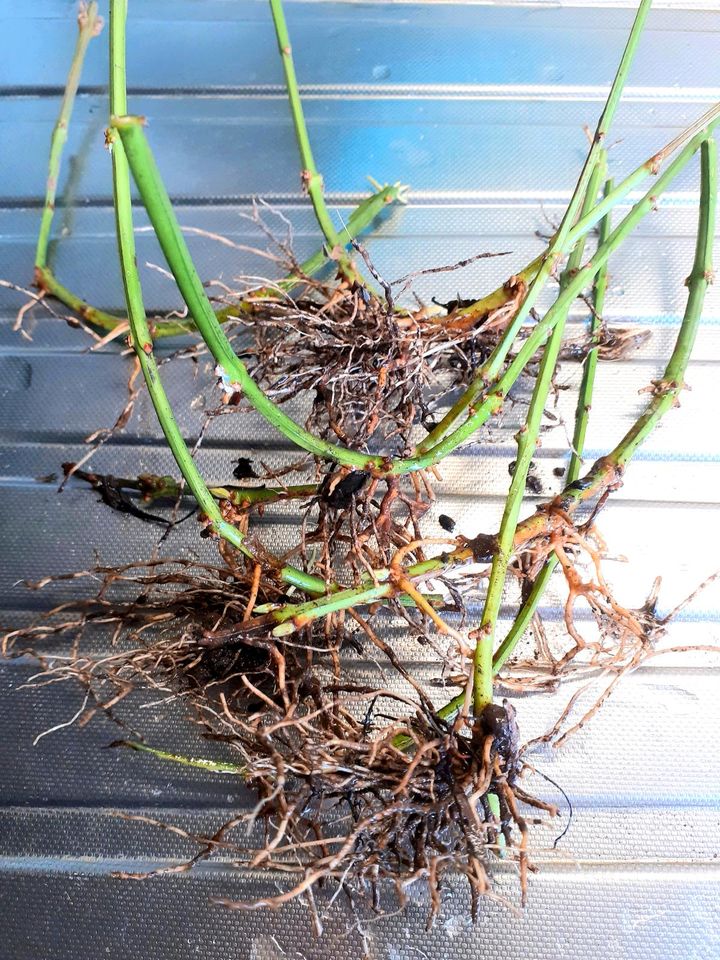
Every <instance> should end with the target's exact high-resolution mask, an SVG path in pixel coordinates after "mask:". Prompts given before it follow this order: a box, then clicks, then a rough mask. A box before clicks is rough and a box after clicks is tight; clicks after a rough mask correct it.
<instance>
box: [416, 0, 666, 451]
mask: <svg viewBox="0 0 720 960" xmlns="http://www.w3.org/2000/svg"><path fill="white" fill-rule="evenodd" d="M651 3H652V0H641V2H640V6H639V7H638V11H637V14H636V16H635V21H634V23H633V25H632V29H631V30H630V35H629V36H628V39H627V43H626V46H625V50H624V51H623V55H622V58H621V60H620V65H619V66H618V69H617V73H616V74H615V78H614V79H613V82H612V86H611V87H610V92H609V94H608V98H607V100H606V102H605V107H604V108H603V111H602V114H601V115H600V119H599V120H598V124H597V128H596V130H595V135H594V137H593V140H592V144H591V146H590V150H589V152H588V155H587V157H586V159H585V163H584V165H583V168H582V170H581V172H580V176H579V178H578V181H577V184H576V185H575V189H574V191H573V194H572V197H571V198H570V202H569V204H568V206H567V209H566V211H565V214H564V216H563V219H562V222H561V223H560V226H559V228H558V230H557V233H556V234H555V236H554V237H553V238H552V240H551V241H550V244H549V246H548V248H547V250H546V252H545V254H544V255H543V259H542V261H541V263H540V266H539V268H538V271H537V273H536V274H535V276H534V277H533V279H532V280H531V281H530V283H529V285H528V288H527V292H526V294H525V297H524V299H523V302H522V303H521V305H520V308H519V310H518V311H517V313H516V315H515V317H514V318H513V320H512V322H511V323H510V325H509V327H508V330H507V336H508V337H509V338H510V339H511V342H512V341H514V339H515V337H516V336H517V334H518V332H519V331H520V329H521V327H522V325H523V324H524V323H525V321H526V319H527V318H528V316H529V315H530V311H531V310H532V308H533V307H534V305H535V303H536V301H537V298H538V296H539V295H540V293H541V292H542V290H543V288H544V286H545V284H546V283H547V281H548V279H549V278H550V275H551V274H552V271H553V270H554V268H555V266H556V264H557V262H558V261H559V260H560V259H561V258H562V257H563V256H564V255H565V254H566V253H567V251H568V249H569V247H568V235H569V233H570V230H571V228H572V226H573V224H574V223H575V220H576V218H577V215H578V212H579V210H580V205H581V204H582V201H583V197H584V196H585V195H586V193H587V188H588V183H589V181H590V176H591V174H592V171H593V169H594V168H595V165H596V162H597V158H598V154H599V152H600V151H601V150H602V149H603V144H604V142H605V137H606V134H607V131H608V129H609V128H610V124H611V123H612V120H613V117H614V115H615V111H616V109H617V105H618V103H619V102H620V97H621V95H622V91H623V88H624V86H625V83H626V81H627V77H628V73H629V71H630V67H631V65H632V61H633V59H634V57H635V52H636V50H637V46H638V43H639V40H640V36H641V34H642V30H643V27H644V25H645V20H646V18H647V15H648V13H649V11H650V6H651ZM503 360H504V356H503V357H498V358H497V359H496V360H492V359H491V362H489V363H488V364H486V365H485V366H486V367H487V369H485V368H484V369H483V370H482V371H480V373H478V375H477V376H476V377H475V379H474V380H473V382H472V383H471V384H470V386H469V387H468V389H467V390H466V391H465V394H464V395H463V397H461V399H460V401H458V404H457V405H456V406H457V407H458V410H457V412H456V413H454V414H453V418H452V419H451V420H447V419H445V420H443V421H441V423H440V424H439V425H438V426H437V427H436V428H435V430H433V431H432V433H431V434H430V436H428V437H427V438H426V439H425V441H424V448H425V449H428V448H429V447H431V446H432V445H433V444H434V443H435V442H436V441H437V440H438V439H439V438H440V437H441V436H442V435H443V433H445V432H446V431H447V429H448V428H449V426H450V425H451V423H452V422H454V420H455V419H457V417H458V416H459V415H460V412H461V410H463V409H466V408H467V407H468V406H470V405H471V404H472V403H474V401H475V399H476V398H477V397H478V396H479V394H480V392H482V389H483V387H484V386H485V383H486V381H487V380H488V379H494V378H495V377H496V376H497V374H498V372H499V370H500V366H501V364H502V362H503ZM461 404H462V406H461ZM453 410H455V407H454V408H453ZM451 412H452V411H451Z"/></svg>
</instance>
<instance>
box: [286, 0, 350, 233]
mask: <svg viewBox="0 0 720 960" xmlns="http://www.w3.org/2000/svg"><path fill="white" fill-rule="evenodd" d="M270 10H271V12H272V18H273V24H274V25H275V36H276V37H277V44H278V50H279V51H280V57H281V59H282V65H283V70H284V71H285V85H286V87H287V93H288V100H289V101H290V112H291V113H292V118H293V124H294V126H295V137H296V139H297V144H298V149H299V150H300V160H301V163H302V166H303V169H302V173H301V181H302V185H303V187H304V189H305V190H307V192H308V194H309V196H310V200H311V201H312V205H313V210H314V211H315V217H316V218H317V222H318V224H319V225H320V229H321V230H322V232H323V236H324V237H325V240H326V241H327V244H328V246H329V247H330V250H333V249H334V248H335V247H337V246H341V247H343V248H344V244H343V243H342V241H341V240H340V237H339V235H338V232H337V230H336V229H335V225H334V224H333V222H332V219H331V217H330V213H329V212H328V209H327V207H326V205H325V197H324V196H323V179H322V176H321V175H320V173H319V172H318V169H317V166H316V165H315V158H314V157H313V152H312V148H311V146H310V137H309V136H308V131H307V124H306V123H305V114H304V113H303V108H302V101H301V100H300V91H299V90H298V83H297V76H296V75H295V63H294V61H293V56H292V47H291V45H290V34H289V32H288V28H287V23H286V21H285V11H284V10H283V5H282V0H270Z"/></svg>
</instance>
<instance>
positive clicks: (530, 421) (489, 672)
mask: <svg viewBox="0 0 720 960" xmlns="http://www.w3.org/2000/svg"><path fill="white" fill-rule="evenodd" d="M604 176H605V152H604V150H602V149H601V150H599V151H598V153H597V157H596V160H595V165H594V167H593V168H592V170H591V173H590V177H589V179H588V183H587V187H586V194H585V197H584V198H583V200H582V208H581V215H582V214H585V213H587V212H588V211H589V210H590V208H591V207H592V206H594V204H595V200H596V198H597V194H598V189H599V186H600V183H601V182H602V179H603V177H604ZM584 250H585V239H584V238H583V239H581V240H578V242H577V244H576V246H575V249H574V250H573V251H572V253H571V255H570V258H569V260H568V264H567V268H566V270H565V272H564V274H563V275H562V277H561V280H560V289H561V291H563V290H565V289H567V287H568V285H569V284H570V282H571V281H572V279H573V277H574V276H575V274H576V272H577V271H578V269H579V267H580V263H581V262H582V256H583V253H584ZM569 308H570V302H567V304H566V306H564V308H563V309H562V311H561V312H559V315H558V318H557V321H556V323H555V326H554V327H553V331H552V334H551V336H550V339H549V340H548V343H547V346H546V347H545V351H544V353H543V358H542V361H541V363H540V369H539V371H538V375H537V378H536V380H535V386H534V388H533V393H532V398H531V400H530V406H529V407H528V413H527V417H526V419H525V424H524V425H523V426H522V427H521V428H520V430H519V432H518V434H517V447H518V449H517V457H516V460H515V469H514V472H513V476H512V481H511V483H510V490H509V492H508V496H507V499H506V501H505V509H504V511H503V516H502V521H501V523H500V530H499V532H498V535H497V547H496V551H495V555H494V557H493V562H492V567H491V570H490V579H489V582H488V588H487V593H486V595H485V603H484V606H483V613H482V618H481V621H480V627H479V629H478V630H477V631H476V636H477V642H476V646H475V655H474V658H473V674H472V679H471V681H470V682H471V683H472V686H473V709H474V712H475V714H476V715H477V716H479V715H480V714H481V713H482V711H483V710H484V709H485V707H486V706H487V705H488V704H489V703H492V701H493V675H494V674H493V651H494V649H495V631H496V627H497V618H498V615H499V613H500V605H501V603H502V596H503V590H504V588H505V579H506V577H507V570H508V566H509V564H510V560H511V559H512V555H513V545H514V540H515V531H516V528H517V523H518V517H519V516H520V508H521V506H522V503H523V499H524V496H525V484H526V481H527V476H528V471H529V469H530V464H531V462H532V458H533V456H534V455H535V448H536V446H537V443H538V440H539V437H540V426H541V424H542V419H543V416H544V414H545V404H546V403H547V398H548V395H549V393H550V387H551V385H552V380H553V377H554V375H555V368H556V366H557V361H558V357H559V355H560V348H561V346H562V340H563V336H564V333H565V324H566V322H567V316H568V311H569Z"/></svg>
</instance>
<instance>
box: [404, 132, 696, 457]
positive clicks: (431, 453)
mask: <svg viewBox="0 0 720 960" xmlns="http://www.w3.org/2000/svg"><path fill="white" fill-rule="evenodd" d="M706 137H707V131H705V132H703V133H701V134H698V135H697V136H696V137H694V138H693V139H692V140H691V141H690V142H689V143H688V144H687V146H686V147H685V148H684V149H683V150H682V151H681V152H680V153H679V154H678V155H677V157H676V158H675V159H674V160H673V162H672V163H671V164H669V166H668V167H667V169H666V170H665V171H664V173H663V174H662V175H661V176H659V177H658V179H657V181H656V183H655V184H654V186H653V188H652V191H650V192H648V193H647V194H646V195H645V196H644V197H643V199H642V200H639V201H638V202H637V203H636V204H634V205H633V207H632V208H631V209H630V212H629V213H628V214H627V215H626V216H625V217H624V218H623V220H622V221H621V222H620V223H619V224H618V226H617V227H616V228H615V230H614V231H613V232H612V234H611V235H610V236H609V237H608V239H607V241H606V242H605V243H604V244H603V245H602V246H599V247H598V249H597V251H596V252H595V254H594V255H593V257H592V258H591V259H590V260H589V261H588V262H587V263H586V264H585V266H584V267H583V268H582V269H581V270H578V271H577V273H576V274H575V275H574V276H573V278H572V279H571V280H570V281H569V282H568V285H567V287H566V288H565V290H564V291H563V292H562V293H561V294H560V296H559V297H558V299H557V300H556V301H555V303H554V304H553V306H552V307H551V308H550V310H548V312H547V313H546V314H545V316H544V317H543V319H542V320H541V321H539V322H538V323H537V324H536V325H535V326H534V327H533V329H532V332H531V333H530V334H529V336H528V337H527V338H526V339H525V340H524V341H523V343H522V346H521V347H520V349H519V350H518V351H517V354H516V355H515V357H514V358H513V359H512V361H511V362H510V363H509V364H508V365H507V367H506V368H505V370H504V371H503V373H502V375H501V376H500V377H499V378H498V379H497V380H496V381H495V383H494V384H492V387H491V389H489V391H487V392H486V393H485V395H484V397H483V399H482V401H481V402H480V403H479V404H477V405H476V406H475V407H473V408H470V409H471V410H472V412H471V414H470V416H468V417H467V419H466V420H465V422H464V423H462V424H461V425H460V426H459V427H456V428H455V429H454V430H453V431H452V432H451V433H449V434H448V435H447V436H446V437H445V438H444V439H443V440H441V441H440V442H439V443H437V444H436V445H435V446H434V447H433V448H432V449H430V450H427V451H426V452H424V453H422V454H421V455H418V456H415V457H413V458H411V460H405V461H402V460H401V461H396V462H395V464H394V465H393V466H392V467H391V469H390V471H389V472H390V473H392V474H396V473H405V472H407V471H408V469H412V470H419V469H423V468H424V467H429V466H432V465H433V464H436V463H439V462H440V461H441V460H442V459H443V458H444V457H446V456H447V455H448V453H450V452H451V451H452V450H454V449H456V447H458V446H460V444H461V443H464V442H465V441H466V440H467V439H469V438H470V437H471V436H472V434H473V433H474V432H475V431H476V430H477V429H478V428H479V427H481V426H482V425H483V424H484V423H485V422H486V420H488V418H489V417H490V416H491V415H492V414H494V413H496V412H498V411H499V410H500V409H501V407H502V404H503V401H504V399H505V397H506V396H507V391H508V390H509V389H510V388H511V387H512V386H513V384H514V383H515V381H516V380H517V378H518V377H519V376H520V374H521V373H522V371H523V370H524V368H525V367H526V366H527V364H528V362H529V361H530V360H531V359H532V357H533V356H534V355H535V353H536V352H537V350H538V349H539V348H540V347H541V346H542V344H543V343H544V341H545V340H546V338H547V336H548V334H549V333H550V331H551V330H552V328H553V326H554V325H555V323H556V322H557V321H558V318H559V317H561V316H562V315H563V311H565V310H566V309H567V308H568V307H569V305H570V304H571V303H572V301H573V300H574V299H575V297H577V296H578V294H579V293H581V292H582V290H583V289H584V288H585V287H586V286H587V285H588V284H589V283H590V282H591V281H592V279H593V278H594V276H595V274H596V273H597V272H598V271H599V270H600V269H601V268H602V267H603V266H604V264H605V263H607V260H608V258H609V257H610V255H611V254H612V253H613V252H614V251H615V250H616V249H617V248H618V247H619V246H620V244H621V243H622V242H623V241H624V240H625V238H626V237H627V236H628V234H629V233H631V232H632V230H634V229H635V227H636V226H637V225H638V223H639V222H640V221H641V220H642V218H643V217H644V216H646V215H647V214H648V213H649V212H650V211H651V210H653V209H655V206H656V201H657V198H658V197H659V196H660V194H661V193H662V192H663V191H664V190H665V189H666V188H667V187H668V185H669V184H670V182H671V181H672V180H673V179H674V178H675V177H676V176H677V175H678V174H679V173H680V171H681V170H682V169H683V167H684V166H685V165H686V164H687V162H688V161H689V160H690V158H691V157H692V156H693V154H694V153H695V152H696V151H697V149H698V148H699V146H700V144H701V143H702V142H703V140H704V139H705V138H706ZM601 205H602V202H601V203H600V204H598V205H597V206H598V207H600V206H601ZM596 209H597V208H596ZM484 388H487V384H484Z"/></svg>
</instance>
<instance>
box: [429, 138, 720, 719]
mask: <svg viewBox="0 0 720 960" xmlns="http://www.w3.org/2000/svg"><path fill="white" fill-rule="evenodd" d="M700 160H701V174H700V178H701V182H700V208H699V216H698V233H697V240H696V245H695V258H694V262H693V267H692V272H691V273H690V276H689V277H688V279H687V286H688V290H689V293H688V299H687V304H686V307H685V313H684V315H683V320H682V324H681V326H680V330H679V332H678V336H677V339H676V342H675V347H674V349H673V353H672V355H671V357H670V360H669V361H668V364H667V366H666V368H665V373H664V375H663V378H662V380H661V381H660V382H659V383H658V384H656V390H655V395H654V396H653V399H652V400H651V401H650V403H649V404H648V406H647V407H646V409H645V411H644V412H643V414H642V415H641V416H640V417H639V418H638V420H637V421H636V422H635V424H634V425H633V426H632V427H631V429H630V430H629V431H628V432H627V433H626V434H625V436H624V437H623V439H622V440H621V441H620V443H619V444H618V445H617V446H616V447H615V448H614V450H613V451H612V452H611V453H610V454H608V455H607V456H606V457H603V458H602V459H601V460H599V461H598V462H597V463H596V464H595V465H594V466H593V468H592V469H591V470H590V471H589V473H588V474H586V476H585V478H584V479H583V480H582V481H581V482H580V483H578V482H577V478H576V477H569V478H568V481H569V482H568V484H567V486H566V487H565V490H564V491H563V493H561V494H560V497H559V498H558V499H559V501H560V502H561V503H562V504H563V506H564V508H565V509H567V510H572V509H574V507H576V506H577V505H578V504H579V503H580V502H582V501H583V500H586V499H590V498H591V497H592V496H593V495H594V493H595V491H596V490H597V488H598V486H599V483H600V481H601V479H602V478H603V477H605V476H607V473H608V470H612V469H613V468H619V469H620V470H623V469H624V468H625V467H626V466H627V464H628V463H629V461H630V459H631V458H632V456H633V454H634V453H635V451H636V450H637V448H638V447H639V446H640V444H642V443H643V442H644V441H645V440H646V439H647V437H648V436H649V435H650V433H651V432H652V431H653V430H654V428H655V427H656V426H657V424H658V423H659V421H660V420H661V419H662V417H663V416H664V415H665V414H666V413H667V412H668V411H669V410H671V409H672V408H673V406H675V405H676V403H677V399H678V396H679V394H680V391H681V390H682V389H683V387H684V379H683V378H684V376H685V371H686V369H687V365H688V362H689V360H690V357H691V354H692V349H693V346H694V344H695V340H696V337H697V331H698V327H699V325H700V320H701V317H702V309H703V304H704V301H705V294H706V292H707V287H708V284H709V283H710V282H712V277H713V240H714V236H715V218H716V207H717V146H716V143H715V141H714V139H712V137H708V138H706V139H705V140H703V142H702V144H701V154H700ZM607 229H608V226H607V225H606V226H605V230H607ZM599 293H600V298H599V300H598V299H596V301H595V308H596V310H597V312H598V313H599V314H600V313H601V310H600V309H598V304H599V306H600V308H601V307H602V296H603V295H604V288H603V286H602V285H601V286H600V290H599ZM546 571H547V572H546ZM551 572H552V567H551V566H550V565H549V564H548V565H546V566H545V567H544V568H543V570H542V572H541V574H540V576H538V578H537V579H536V580H535V583H534V585H533V589H532V592H531V594H530V596H529V597H528V599H527V600H526V602H525V604H524V605H523V608H522V610H521V612H520V615H519V616H518V618H517V619H516V621H515V623H514V624H513V626H512V628H511V630H510V632H509V633H508V636H507V637H506V638H505V640H504V641H503V643H502V644H501V645H500V647H499V648H498V650H497V651H496V653H495V656H494V658H493V671H494V672H495V673H497V672H498V671H499V670H500V669H501V668H502V666H503V665H504V663H505V662H506V661H507V659H508V657H509V656H510V655H511V654H512V651H513V649H514V647H515V645H516V643H517V641H518V639H519V638H520V636H522V634H523V633H524V631H525V629H526V628H527V626H528V624H529V622H530V619H531V617H532V614H533V613H534V610H535V608H536V606H537V603H538V601H539V599H540V597H541V596H542V593H543V591H544V589H545V587H546V585H547V579H549V576H550V573H551ZM541 577H545V580H544V581H543V580H541ZM521 618H522V619H521ZM464 702H465V694H464V693H462V694H459V695H458V696H457V697H455V698H453V699H452V700H451V701H450V702H449V703H447V704H445V706H443V707H441V708H440V710H439V711H438V714H439V716H441V717H443V718H445V719H448V718H449V717H451V716H453V714H455V713H456V712H457V711H458V710H459V709H461V707H462V706H463V704H464Z"/></svg>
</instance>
